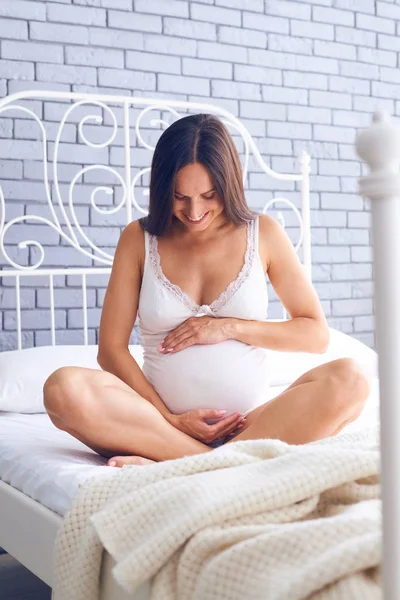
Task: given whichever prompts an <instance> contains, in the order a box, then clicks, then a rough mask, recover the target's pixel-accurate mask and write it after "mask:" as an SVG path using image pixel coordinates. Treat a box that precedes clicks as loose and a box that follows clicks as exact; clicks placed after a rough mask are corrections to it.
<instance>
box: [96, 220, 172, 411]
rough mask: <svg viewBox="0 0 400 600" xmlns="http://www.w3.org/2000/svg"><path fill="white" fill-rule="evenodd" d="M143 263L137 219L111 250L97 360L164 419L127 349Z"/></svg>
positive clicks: (162, 406)
mask: <svg viewBox="0 0 400 600" xmlns="http://www.w3.org/2000/svg"><path fill="white" fill-rule="evenodd" d="M143 263H144V233H143V230H142V228H141V226H140V223H139V221H133V222H132V223H130V224H129V225H128V226H127V227H126V228H125V229H124V231H123V232H122V234H121V237H120V239H119V241H118V245H117V249H116V251H115V256H114V262H113V267H112V271H111V276H110V281H109V283H108V286H107V291H106V294H105V298H104V303H103V309H102V313H101V320H100V330H99V349H98V355H97V362H98V363H99V365H100V366H101V368H102V369H104V371H108V372H109V373H113V374H114V375H116V376H117V377H119V379H122V381H124V382H125V383H126V384H127V385H129V386H130V387H131V388H132V389H133V390H135V392H137V393H138V394H140V396H142V397H143V398H145V399H146V400H148V401H149V402H151V404H153V405H154V406H155V407H156V408H157V409H158V410H159V411H160V413H161V414H162V415H163V416H164V417H165V418H166V419H167V420H168V417H169V416H170V415H171V412H170V411H169V410H168V408H167V407H166V405H165V404H164V402H163V401H162V399H161V398H160V396H159V395H158V394H157V392H156V391H155V389H154V388H153V386H152V385H151V384H150V383H149V381H148V380H147V379H146V377H145V376H144V374H143V371H142V370H141V368H140V367H139V365H138V364H137V362H136V361H135V359H134V358H133V356H132V355H131V353H130V352H129V338H130V335H131V332H132V329H133V327H134V325H135V321H136V316H137V309H138V304H139V293H140V287H141V279H142V276H141V267H140V265H141V264H143Z"/></svg>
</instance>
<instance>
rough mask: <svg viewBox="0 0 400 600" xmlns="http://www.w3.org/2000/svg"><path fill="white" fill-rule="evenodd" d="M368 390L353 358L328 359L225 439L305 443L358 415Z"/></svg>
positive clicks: (338, 429) (332, 433)
mask: <svg viewBox="0 0 400 600" xmlns="http://www.w3.org/2000/svg"><path fill="white" fill-rule="evenodd" d="M369 391H370V382H369V381H368V380H367V378H366V377H365V375H364V373H363V372H362V371H361V370H360V368H359V366H358V365H357V364H356V363H355V362H354V361H353V360H351V359H349V358H341V359H338V360H334V361H331V362H329V363H326V364H324V365H321V366H319V367H316V368H315V369H312V370H311V371H308V372H307V373H304V375H302V376H301V377H299V378H298V379H297V380H296V381H295V382H294V383H293V384H292V385H291V386H289V387H288V388H287V389H286V390H285V391H284V392H282V393H281V394H279V396H276V397H275V398H273V399H272V400H270V401H269V402H266V403H265V404H262V405H261V406H259V407H257V408H256V409H254V410H253V411H252V412H250V413H249V414H248V415H247V417H246V421H245V425H244V427H243V429H242V431H241V432H240V433H239V434H238V435H236V436H235V437H234V438H233V439H232V440H230V441H229V442H227V443H228V444H229V443H232V442H237V441H240V440H251V439H260V438H273V439H279V440H282V441H283V442H287V443H288V444H306V443H307V442H312V441H316V440H319V439H323V438H326V437H329V436H332V435H336V434H337V433H339V431H340V430H341V429H343V427H344V426H345V425H347V424H348V423H350V422H351V421H354V420H355V419H356V418H357V417H358V416H359V414H360V413H361V411H362V408H363V406H364V404H365V401H366V399H367V397H368V394H369Z"/></svg>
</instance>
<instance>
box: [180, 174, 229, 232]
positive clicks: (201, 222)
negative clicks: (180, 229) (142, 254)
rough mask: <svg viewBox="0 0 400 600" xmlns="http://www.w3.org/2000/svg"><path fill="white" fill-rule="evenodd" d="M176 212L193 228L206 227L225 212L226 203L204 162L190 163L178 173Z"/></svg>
mask: <svg viewBox="0 0 400 600" xmlns="http://www.w3.org/2000/svg"><path fill="white" fill-rule="evenodd" d="M172 212H173V214H174V215H175V217H176V218H177V219H179V221H181V223H183V224H184V225H185V226H186V227H187V228H188V229H189V230H191V231H193V232H195V231H204V230H205V229H207V227H208V226H209V225H210V223H211V222H212V221H215V219H216V218H217V217H219V216H220V215H222V213H223V212H224V203H223V201H222V199H221V197H220V196H219V194H218V193H217V191H216V189H215V188H214V184H213V182H212V180H211V177H210V174H209V172H208V171H207V169H206V168H205V167H204V166H203V165H202V164H200V163H192V164H190V165H186V167H184V168H183V169H181V170H180V171H179V172H178V173H177V175H176V178H175V194H174V204H173V211H172Z"/></svg>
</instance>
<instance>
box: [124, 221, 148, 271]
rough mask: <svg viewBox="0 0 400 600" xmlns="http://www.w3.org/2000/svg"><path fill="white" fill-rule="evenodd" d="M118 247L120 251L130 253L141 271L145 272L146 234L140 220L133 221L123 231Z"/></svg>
mask: <svg viewBox="0 0 400 600" xmlns="http://www.w3.org/2000/svg"><path fill="white" fill-rule="evenodd" d="M118 246H119V249H120V251H122V252H124V253H125V252H126V253H129V256H130V257H132V258H136V260H137V263H138V264H139V266H140V269H141V271H143V265H144V261H145V233H144V230H143V228H142V225H141V223H140V220H139V219H137V220H135V221H131V222H130V223H129V224H128V225H127V226H126V227H125V228H124V229H123V230H122V233H121V236H120V238H119V242H118Z"/></svg>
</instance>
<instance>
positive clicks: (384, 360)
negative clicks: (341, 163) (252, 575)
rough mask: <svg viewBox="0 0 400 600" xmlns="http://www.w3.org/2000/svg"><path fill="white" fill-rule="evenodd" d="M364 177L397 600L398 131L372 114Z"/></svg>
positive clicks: (386, 584)
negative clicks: (369, 212)
mask: <svg viewBox="0 0 400 600" xmlns="http://www.w3.org/2000/svg"><path fill="white" fill-rule="evenodd" d="M356 148H357V152H358V155H359V156H360V158H361V159H362V160H363V161H365V162H366V163H367V164H368V166H369V169H370V173H369V174H368V175H366V176H364V177H361V178H360V179H359V193H360V194H361V195H362V196H366V197H367V198H370V199H371V200H372V240H373V248H374V279H375V298H376V331H377V336H376V337H377V350H378V355H379V391H380V399H381V401H380V420H381V439H380V446H381V472H382V506H383V588H384V597H385V600H398V598H400V404H399V400H400V310H399V307H398V304H399V301H400V128H399V127H398V126H396V125H394V124H393V123H391V122H390V120H389V118H388V116H387V115H386V114H385V113H381V112H377V113H375V114H374V116H373V123H372V125H371V126H370V127H369V128H368V129H366V130H365V131H362V132H361V133H360V134H359V135H358V136H357V140H356Z"/></svg>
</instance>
